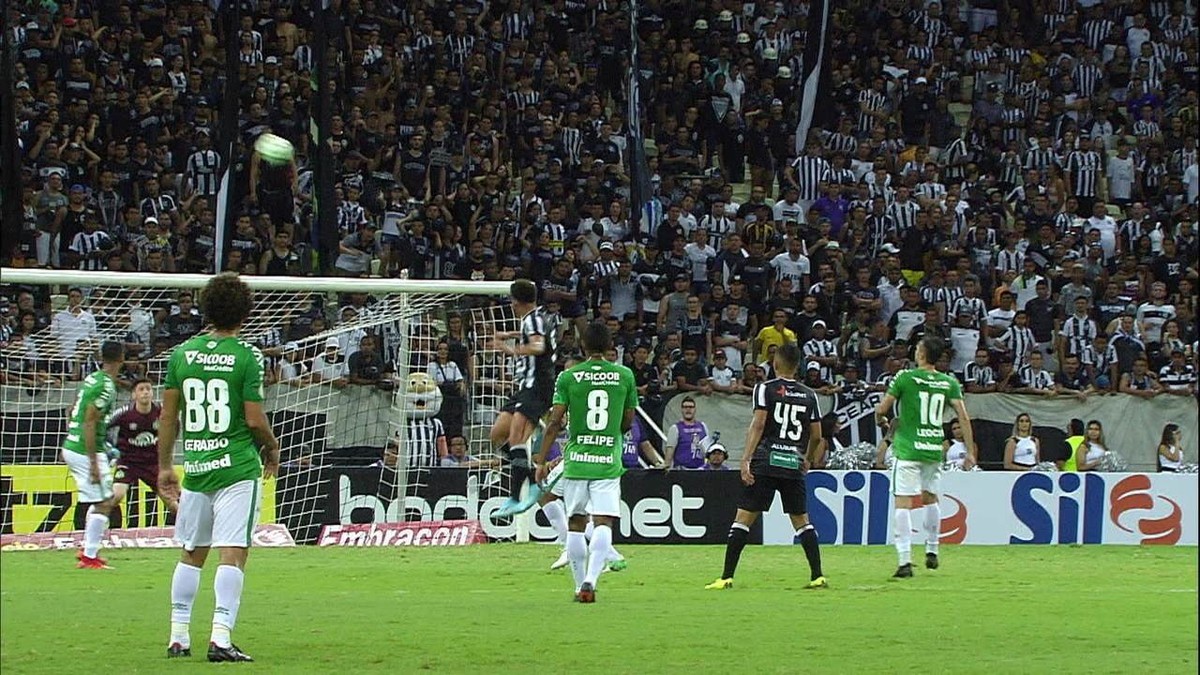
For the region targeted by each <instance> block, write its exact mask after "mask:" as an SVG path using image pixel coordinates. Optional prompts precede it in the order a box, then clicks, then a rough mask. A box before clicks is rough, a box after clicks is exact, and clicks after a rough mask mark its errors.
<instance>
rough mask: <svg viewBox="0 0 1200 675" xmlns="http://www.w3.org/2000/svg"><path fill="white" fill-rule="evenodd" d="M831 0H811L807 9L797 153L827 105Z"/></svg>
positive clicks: (826, 110) (801, 149) (797, 128)
mask: <svg viewBox="0 0 1200 675" xmlns="http://www.w3.org/2000/svg"><path fill="white" fill-rule="evenodd" d="M829 3H830V0H813V1H812V4H811V5H810V6H809V10H808V31H807V33H806V35H805V36H804V62H803V65H804V72H803V73H802V74H801V77H800V121H799V122H798V123H797V124H796V154H797V155H801V154H803V152H804V146H805V145H806V140H807V139H808V132H809V131H810V130H811V129H812V128H813V126H814V124H817V123H819V122H820V121H821V119H822V117H823V115H824V114H825V113H826V112H828V110H829V108H830V106H829V105H828V102H827V101H825V100H823V99H825V98H826V94H827V92H828V89H829V86H828V83H829V49H830V47H831V46H832V45H831V44H830V40H832V39H833V36H831V35H830V31H829V11H830V7H829Z"/></svg>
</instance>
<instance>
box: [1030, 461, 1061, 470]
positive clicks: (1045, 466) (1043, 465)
mask: <svg viewBox="0 0 1200 675" xmlns="http://www.w3.org/2000/svg"><path fill="white" fill-rule="evenodd" d="M1033 470H1034V471H1041V472H1042V473H1057V472H1058V467H1057V466H1055V465H1054V462H1038V463H1037V466H1035V467H1033Z"/></svg>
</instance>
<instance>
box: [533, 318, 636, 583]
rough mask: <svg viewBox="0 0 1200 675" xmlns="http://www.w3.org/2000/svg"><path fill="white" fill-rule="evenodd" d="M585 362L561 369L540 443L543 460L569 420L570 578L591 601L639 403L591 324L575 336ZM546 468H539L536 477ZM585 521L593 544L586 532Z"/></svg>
mask: <svg viewBox="0 0 1200 675" xmlns="http://www.w3.org/2000/svg"><path fill="white" fill-rule="evenodd" d="M580 343H581V346H582V347H583V350H584V353H585V354H587V356H588V359H587V360H586V361H583V362H582V363H578V364H576V365H574V366H572V367H570V368H568V369H566V370H564V371H563V372H562V373H561V374H560V375H559V376H558V380H557V381H556V383H555V385H554V401H553V405H552V407H551V409H550V417H549V419H548V421H547V423H546V432H545V436H544V437H543V439H542V451H541V453H539V456H540V457H545V456H546V454H547V451H548V450H549V449H550V445H551V444H552V443H553V441H554V438H555V437H556V436H557V435H558V433H559V431H560V430H561V429H562V427H563V417H564V415H565V416H566V417H567V431H568V434H567V443H566V445H565V446H564V447H563V467H564V469H563V478H562V482H563V484H564V487H563V502H564V508H565V509H566V512H567V517H568V521H567V527H568V532H567V557H568V559H569V560H570V564H571V573H572V576H573V577H574V579H575V599H576V600H577V601H578V602H585V603H591V602H595V601H596V580H597V578H598V577H599V575H600V572H601V570H603V569H604V566H605V564H606V563H607V562H608V558H609V555H610V550H611V549H612V524H613V520H614V519H615V518H618V517H620V515H621V474H623V473H625V464H624V462H622V461H621V455H622V454H623V453H624V451H625V432H626V431H629V429H630V427H632V426H633V417H634V414H635V411H636V410H637V406H638V396H637V382H636V380H635V379H634V376H633V371H632V370H630V369H629V368H626V367H625V366H622V365H620V364H615V363H609V362H608V361H606V360H605V359H604V353H605V352H606V351H608V349H609V348H611V347H612V334H611V333H609V331H608V328H606V327H605V325H604V324H603V323H600V322H594V323H591V324H589V325H588V326H587V327H586V328H585V329H584V331H583V335H582V336H581V338H580ZM545 471H546V467H545V466H544V465H543V466H539V467H538V471H537V473H538V480H542V479H543V478H544V473H545ZM588 516H591V519H592V522H593V524H594V529H593V530H592V540H591V542H590V543H588V542H586V537H585V534H584V530H585V529H586V527H587V520H588Z"/></svg>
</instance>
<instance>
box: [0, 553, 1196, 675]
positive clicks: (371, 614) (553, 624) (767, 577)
mask: <svg viewBox="0 0 1200 675" xmlns="http://www.w3.org/2000/svg"><path fill="white" fill-rule="evenodd" d="M621 548H622V552H623V553H624V554H625V555H626V556H627V557H628V559H629V569H628V570H626V571H624V572H619V573H606V574H605V575H603V576H602V577H601V579H600V584H599V590H598V598H597V602H596V604H595V605H577V604H574V603H572V602H571V595H572V594H571V582H570V576H569V572H567V571H566V570H560V571H558V572H549V571H548V568H549V564H550V562H551V561H553V559H554V558H555V556H556V554H557V549H555V548H553V547H551V546H539V545H513V544H497V545H488V546H473V547H465V548H453V549H450V548H419V549H417V548H414V549H318V548H311V547H305V548H295V549H257V550H255V551H253V552H252V554H251V556H250V563H249V566H248V569H247V576H246V591H245V594H244V596H243V599H242V607H241V614H240V617H239V619H238V626H237V628H236V630H235V632H234V640H235V641H236V642H237V643H238V644H239V645H240V646H241V647H242V648H243V649H245V650H246V651H247V652H249V653H250V654H251V655H253V656H254V657H255V658H256V659H257V662H256V663H254V664H241V665H230V664H224V665H220V666H218V665H215V664H208V663H206V662H205V661H204V647H205V646H206V644H207V638H208V630H209V621H210V619H211V612H212V602H213V601H212V574H213V567H212V564H211V563H212V562H215V558H214V559H213V560H210V565H209V567H208V568H207V569H206V570H205V574H204V578H203V581H202V584H201V590H200V595H199V596H198V598H197V602H196V607H195V611H194V615H193V622H192V640H193V647H194V651H195V652H196V655H195V656H193V657H192V658H191V659H188V660H175V661H168V660H166V658H165V646H166V645H165V643H166V638H167V632H168V623H167V622H168V616H169V585H170V577H171V570H172V568H173V566H174V562H175V560H176V559H177V554H176V553H175V552H172V551H145V550H143V551H131V550H119V551H108V552H107V555H108V557H109V559H110V562H111V563H112V564H113V565H114V566H115V567H116V569H115V570H112V571H108V572H100V571H90V570H76V569H74V558H73V556H72V554H71V553H69V552H54V553H4V554H3V555H2V556H0V672H3V673H5V675H9V674H11V673H68V672H80V673H88V672H107V671H111V672H138V673H168V674H173V673H189V672H202V671H207V672H211V671H212V670H213V669H214V668H218V669H221V670H238V671H245V672H271V673H338V674H339V675H340V674H350V673H360V672H390V673H414V672H436V673H604V674H606V675H611V674H614V673H678V672H687V673H690V674H693V675H694V674H698V673H722V674H723V675H733V674H735V673H737V674H741V673H753V674H758V673H801V672H804V673H856V672H861V673H893V672H902V671H911V672H918V673H940V672H954V673H957V672H987V673H990V674H993V675H994V674H996V673H1065V672H1078V673H1089V674H1094V673H1154V674H1156V675H1157V674H1160V673H1195V672H1196V671H1197V606H1196V603H1197V593H1196V586H1197V549H1196V548H1166V547H1162V548H1150V547H1146V548H1135V547H1124V546H1114V547H1091V548H1085V547H1066V546H1063V547H1034V546H1013V547H944V548H943V551H942V569H940V570H938V571H936V572H927V571H925V570H924V568H923V567H921V566H920V565H919V564H918V566H917V567H918V569H917V577H916V578H915V579H912V580H910V581H904V582H892V581H889V579H888V577H889V575H890V573H891V572H892V571H893V569H894V564H895V560H894V554H893V551H892V549H891V548H884V547H871V548H862V547H827V548H825V549H824V551H823V552H822V553H823V555H824V559H825V568H826V574H827V576H828V577H829V579H830V583H831V584H832V588H830V589H829V590H826V591H802V590H800V587H801V586H802V584H803V582H805V581H807V579H808V574H807V566H806V564H805V562H804V556H803V553H802V552H801V550H800V548H799V547H761V546H752V547H748V548H747V549H746V551H745V553H744V555H743V557H742V569H741V570H740V572H739V574H738V577H737V585H736V587H735V588H734V589H732V590H728V591H705V590H703V589H702V587H703V585H704V584H705V583H707V582H709V581H712V580H713V579H714V578H716V576H717V575H718V573H719V572H720V567H721V559H722V549H721V547H715V546H626V547H621ZM914 549H915V550H914V553H917V554H918V555H916V556H914V557H916V558H917V560H918V562H919V561H920V560H922V559H923V558H922V556H921V555H919V552H920V549H919V548H918V547H916V546H914Z"/></svg>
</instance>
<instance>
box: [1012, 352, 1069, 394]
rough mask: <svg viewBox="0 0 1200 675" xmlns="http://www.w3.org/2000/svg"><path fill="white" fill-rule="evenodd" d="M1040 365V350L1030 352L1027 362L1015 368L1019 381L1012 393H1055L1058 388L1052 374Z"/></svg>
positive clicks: (1041, 363)
mask: <svg viewBox="0 0 1200 675" xmlns="http://www.w3.org/2000/svg"><path fill="white" fill-rule="evenodd" d="M1042 366H1043V360H1042V354H1041V352H1036V351H1035V352H1032V353H1031V354H1030V355H1029V363H1028V364H1026V365H1024V366H1022V367H1020V368H1018V369H1017V377H1018V378H1020V382H1021V383H1020V386H1019V387H1018V388H1017V389H1015V390H1014V391H1013V393H1014V394H1035V395H1042V396H1054V395H1055V394H1057V393H1058V389H1057V387H1056V386H1055V384H1054V376H1053V375H1051V374H1050V371H1048V370H1046V369H1045V368H1043V367H1042Z"/></svg>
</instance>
